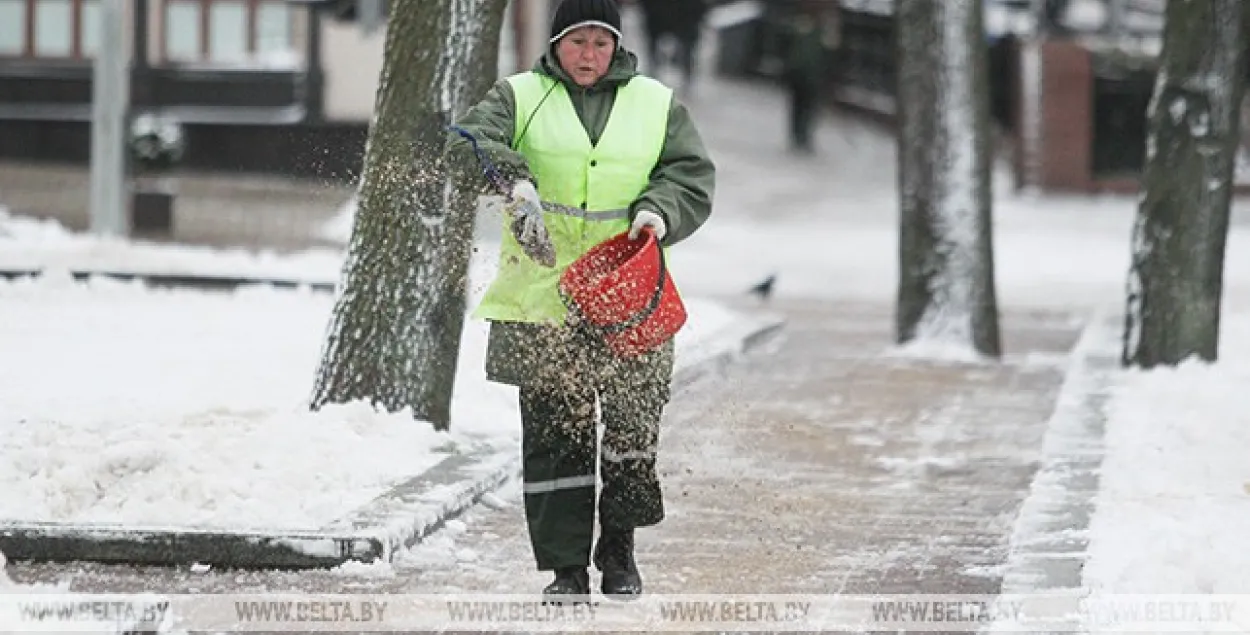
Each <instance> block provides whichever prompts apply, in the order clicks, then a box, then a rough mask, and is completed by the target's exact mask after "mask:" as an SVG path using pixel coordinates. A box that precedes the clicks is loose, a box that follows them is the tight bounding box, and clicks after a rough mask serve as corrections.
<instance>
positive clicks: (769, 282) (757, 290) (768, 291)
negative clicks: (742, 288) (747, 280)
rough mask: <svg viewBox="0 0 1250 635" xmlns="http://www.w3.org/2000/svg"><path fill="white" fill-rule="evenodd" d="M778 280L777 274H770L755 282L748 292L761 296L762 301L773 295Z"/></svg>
mask: <svg viewBox="0 0 1250 635" xmlns="http://www.w3.org/2000/svg"><path fill="white" fill-rule="evenodd" d="M776 282H777V274H770V275H769V276H768V277H767V278H764V279H763V280H761V281H759V282H757V283H755V284H754V285H753V286H752V287H751V288H750V289H747V293H750V294H751V295H753V296H755V297H757V298H759V299H760V300H761V301H764V300H768V298H770V297H772V295H773V285H774V284H776Z"/></svg>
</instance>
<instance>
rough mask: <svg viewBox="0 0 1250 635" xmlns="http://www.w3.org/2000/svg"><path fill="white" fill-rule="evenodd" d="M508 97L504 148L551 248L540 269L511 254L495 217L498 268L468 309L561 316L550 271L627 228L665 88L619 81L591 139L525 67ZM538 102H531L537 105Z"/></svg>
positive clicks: (651, 162)
mask: <svg viewBox="0 0 1250 635" xmlns="http://www.w3.org/2000/svg"><path fill="white" fill-rule="evenodd" d="M508 83H509V84H510V85H511V86H512V91H513V94H514V95H515V96H516V117H515V119H516V124H515V128H514V130H513V137H512V147H513V148H514V149H516V150H517V151H518V152H520V153H521V154H522V155H524V156H525V159H526V161H527V163H528V164H529V168H530V172H531V173H533V175H534V178H535V180H536V181H537V184H538V195H539V197H540V198H541V199H542V200H543V202H544V203H545V204H548V203H549V204H552V205H544V213H543V221H544V222H545V224H546V225H547V231H548V233H549V234H550V235H551V241H552V244H553V246H554V247H555V251H556V266H555V267H554V268H546V267H543V266H542V265H539V264H538V263H535V262H534V261H532V260H530V259H529V257H528V256H526V255H525V253H524V252H523V251H522V250H521V246H520V245H519V244H518V243H517V241H516V238H514V237H513V236H512V232H511V231H510V230H509V229H508V219H507V218H505V219H504V231H503V241H502V243H501V245H500V249H499V272H498V274H497V275H496V277H495V280H494V282H492V283H491V285H490V287H489V288H488V289H487V290H486V294H485V296H484V297H483V298H482V302H481V304H480V305H479V306H478V308H477V311H476V312H475V315H476V316H477V317H480V318H484V319H487V320H497V321H508V322H540V323H541V322H547V323H560V322H563V320H564V317H565V314H566V312H567V308H566V307H565V306H564V303H563V301H562V300H561V299H560V294H559V291H558V288H557V286H558V284H559V279H560V274H561V273H562V272H563V271H564V269H565V268H566V267H568V266H569V264H570V263H572V262H573V261H574V260H576V259H577V258H578V257H579V256H581V255H582V254H584V253H585V252H586V251H587V250H589V249H590V248H591V247H593V246H595V245H596V244H598V243H600V242H602V241H604V240H607V239H608V238H611V237H612V236H615V235H616V234H619V233H621V232H623V231H625V230H626V229H628V228H629V206H630V205H631V204H633V202H634V201H635V200H637V198H638V196H639V195H640V194H641V193H642V191H643V189H644V188H645V187H646V186H647V182H648V180H649V179H650V176H651V171H652V170H653V169H654V168H655V165H656V162H657V161H658V160H659V157H660V152H661V151H662V150H663V148H664V138H665V135H666V133H667V129H668V112H669V107H670V105H671V102H672V90H671V89H669V88H668V87H666V86H664V85H663V84H661V83H659V82H657V81H655V80H653V79H650V78H647V77H643V76H635V77H633V78H632V79H630V81H629V82H628V83H627V84H625V85H623V86H621V87H619V88H618V90H617V92H616V101H615V103H614V104H613V106H612V112H611V114H610V115H609V117H608V123H607V126H606V127H605V128H604V130H603V133H602V134H601V135H600V137H599V143H598V144H595V145H591V143H590V136H589V135H588V134H587V133H586V129H585V127H584V126H583V125H582V122H581V120H580V119H579V118H578V116H577V111H576V110H574V108H573V102H572V100H571V99H570V98H569V94H568V91H567V90H566V89H565V87H564V85H563V84H562V83H561V82H560V81H558V80H556V79H554V78H551V77H548V76H546V75H542V74H540V73H535V72H532V71H531V72H526V73H519V74H517V75H513V76H512V77H509V78H508ZM540 104H541V107H540Z"/></svg>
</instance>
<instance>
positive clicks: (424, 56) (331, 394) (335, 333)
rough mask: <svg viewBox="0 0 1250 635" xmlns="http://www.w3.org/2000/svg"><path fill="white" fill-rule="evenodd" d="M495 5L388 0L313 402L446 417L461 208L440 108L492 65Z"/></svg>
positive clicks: (457, 326) (458, 298)
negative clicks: (445, 156)
mask: <svg viewBox="0 0 1250 635" xmlns="http://www.w3.org/2000/svg"><path fill="white" fill-rule="evenodd" d="M503 10H504V3H502V2H498V1H497V0H422V1H421V2H396V3H394V4H392V6H391V14H390V19H389V24H388V25H387V33H386V46H385V57H384V60H383V64H382V73H381V77H380V81H379V85H378V92H377V98H376V102H375V105H374V117H373V122H372V124H371V125H370V127H369V136H368V142H367V147H366V150H365V162H364V171H363V174H362V176H361V181H360V188H359V192H358V196H357V198H358V201H359V203H358V208H357V211H356V219H355V222H354V223H353V228H352V235H351V240H350V242H349V245H348V254H347V258H346V261H345V262H344V265H343V272H342V279H341V281H340V287H339V295H338V298H337V300H336V303H335V306H334V310H333V313H332V315H331V321H330V325H329V327H328V329H327V335H326V341H325V346H324V350H323V352H322V360H321V367H320V368H319V369H318V371H317V376H316V381H315V385H314V388H313V395H312V399H311V403H310V405H311V407H312V409H314V410H316V409H319V408H321V406H323V405H325V404H327V403H346V402H349V401H354V400H368V401H369V402H370V403H372V404H373V405H374V406H377V407H382V408H385V409H386V410H388V411H391V412H395V411H398V410H401V409H403V408H411V409H412V413H413V416H414V417H417V418H419V419H425V420H428V421H430V422H432V423H433V425H434V427H435V428H437V429H446V428H447V427H448V426H449V425H450V403H451V394H452V389H453V386H454V377H455V371H456V354H457V351H458V349H459V341H460V331H461V328H462V326H463V321H464V310H465V306H464V290H463V287H464V280H465V274H466V272H467V269H468V258H469V253H470V251H469V250H470V245H469V242H470V241H471V236H472V226H473V217H472V213H473V209H472V208H471V207H469V208H466V207H460V206H452V205H450V204H449V201H450V198H449V189H450V188H449V187H448V185H449V182H448V175H447V170H445V169H444V166H443V165H442V148H443V142H444V139H445V136H446V129H447V125H448V124H449V123H450V120H451V117H452V114H453V113H454V112H455V111H456V110H457V109H463V108H464V107H466V106H467V103H465V102H466V101H467V100H468V99H470V98H471V97H472V95H473V94H474V91H476V94H479V95H480V94H481V93H482V92H484V91H485V89H484V88H483V86H489V83H490V81H491V80H492V79H493V77H494V75H495V68H496V66H495V65H496V64H497V60H498V47H499V42H498V40H499V26H500V24H502V12H503ZM488 58H489V62H487V61H486V60H487V59H488ZM474 73H489V75H488V77H487V78H485V79H480V78H479V79H475V80H473V81H470V80H469V78H471V77H473V75H474ZM466 215H467V218H466V217H465V216H466ZM466 227H467V229H466Z"/></svg>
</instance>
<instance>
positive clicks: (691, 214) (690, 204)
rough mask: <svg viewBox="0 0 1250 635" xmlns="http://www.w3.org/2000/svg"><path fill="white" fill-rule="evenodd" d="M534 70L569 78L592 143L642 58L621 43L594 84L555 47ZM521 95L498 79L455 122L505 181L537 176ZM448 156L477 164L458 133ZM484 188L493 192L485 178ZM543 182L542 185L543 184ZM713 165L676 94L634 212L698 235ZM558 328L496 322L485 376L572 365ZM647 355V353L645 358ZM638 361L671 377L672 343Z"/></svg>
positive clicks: (510, 377) (524, 378) (523, 378)
mask: <svg viewBox="0 0 1250 635" xmlns="http://www.w3.org/2000/svg"><path fill="white" fill-rule="evenodd" d="M533 70H534V71H535V72H538V73H542V74H544V75H547V76H550V77H553V78H555V79H557V80H559V81H561V82H563V83H564V85H565V87H566V89H567V91H568V93H569V98H570V100H571V101H572V103H573V107H574V110H576V112H577V116H578V118H579V119H580V120H581V122H582V125H583V126H584V127H585V129H586V132H587V135H588V136H589V137H590V140H591V142H592V143H597V142H598V140H599V137H600V136H601V134H602V132H603V130H604V128H605V127H606V125H607V121H608V116H609V114H610V113H611V109H612V104H613V100H614V97H615V92H616V88H617V87H618V86H620V85H621V84H622V83H624V82H627V81H629V79H631V78H632V77H634V76H635V75H636V74H637V58H636V57H635V56H634V54H633V53H630V52H628V51H626V50H625V49H620V50H618V51H617V53H616V55H615V57H614V58H613V60H612V64H611V66H610V67H609V69H608V72H607V74H606V75H604V77H603V79H601V80H599V82H598V83H596V84H595V85H594V86H591V87H590V88H582V87H580V86H578V85H577V84H576V83H575V82H574V81H573V80H572V78H570V77H569V76H568V75H567V74H566V73H565V72H564V71H563V69H561V68H560V66H559V63H558V62H557V61H556V59H555V55H554V53H553V52H551V51H550V50H549V51H548V53H547V54H546V55H544V56H543V57H542V58H541V59H540V60H539V61H538V62H537V63H536V64H535V65H534V68H533ZM515 117H516V98H515V95H514V94H513V89H512V86H511V85H510V83H509V82H508V81H507V80H506V79H505V80H501V81H499V82H497V83H496V84H495V86H494V87H493V88H492V89H491V90H490V92H488V93H487V95H486V97H484V98H483V99H482V101H480V102H479V103H478V104H476V105H475V106H473V107H472V108H470V109H469V111H468V112H466V113H465V114H464V116H463V117H461V118H460V120H459V121H457V125H458V126H460V127H461V128H463V129H465V130H466V131H468V132H469V133H470V134H472V135H473V136H474V137H475V138H477V140H478V145H479V147H480V148H481V149H482V150H483V151H484V152H485V153H486V154H487V156H488V157H490V159H491V161H492V162H493V163H494V164H495V165H496V166H497V167H498V168H499V169H500V170H501V171H502V172H503V173H504V176H505V179H506V180H508V181H513V180H516V179H522V178H524V179H531V180H532V179H534V175H533V174H532V172H531V171H530V169H529V166H528V165H527V164H526V160H525V157H524V156H522V155H521V154H520V153H519V152H517V151H515V150H513V149H512V147H511V143H512V140H513V136H514V133H515V130H516V121H515ZM448 152H449V156H450V159H451V160H452V161H453V162H454V163H455V164H458V165H459V166H460V167H461V168H462V169H466V170H478V172H479V173H480V168H479V167H478V166H477V164H476V161H477V160H476V157H475V156H474V154H473V151H472V148H471V147H470V145H469V143H468V141H467V140H465V139H463V138H462V137H460V136H459V135H458V134H455V133H453V134H451V135H450V136H449V137H448ZM482 186H483V191H484V192H490V190H489V188H488V187H487V184H486V182H485V180H484V179H483V181H482ZM539 187H540V188H541V184H540V185H539ZM714 188H715V167H714V165H713V163H712V161H711V159H710V157H709V156H708V153H707V150H706V149H705V148H704V146H703V141H702V139H701V137H700V136H699V133H698V131H697V130H696V129H695V126H694V123H693V121H692V120H691V118H690V114H689V113H688V111H687V110H686V107H685V106H684V105H683V104H681V103H680V102H679V101H678V100H677V99H673V101H672V104H671V106H670V109H669V113H668V129H667V132H666V135H665V139H664V144H663V148H662V150H661V152H660V157H659V160H658V161H657V164H656V166H655V168H654V170H652V173H651V176H650V179H649V182H648V184H647V186H646V187H645V188H644V189H643V191H642V193H641V194H640V195H639V197H638V199H637V200H636V201H634V203H633V204H632V205H630V218H631V220H632V218H633V215H634V214H635V213H636V212H637V210H639V209H650V210H653V211H655V212H656V213H658V214H660V216H662V217H663V218H664V222H665V225H666V226H667V230H668V231H667V234H666V235H665V237H664V240H663V241H662V242H663V245H664V246H666V247H668V246H672V245H674V244H677V243H679V242H681V241H682V240H684V239H686V238H688V237H689V236H690V235H691V234H693V233H694V232H695V231H696V230H697V229H698V228H699V227H700V226H701V225H702V224H703V223H704V222H705V221H706V220H707V218H708V216H709V215H710V214H711V211H712V196H713V191H714ZM561 330H564V329H562V328H559V327H549V326H542V325H537V324H525V323H518V322H492V323H491V332H490V341H489V345H488V349H487V360H486V370H487V376H488V377H489V378H490V379H492V380H494V381H499V382H504V383H509V384H517V385H522V384H525V383H528V382H533V381H541V379H540V378H541V377H549V376H550V375H551V373H552V372H556V371H558V370H559V369H560V368H562V367H564V368H567V366H568V364H569V358H568V355H569V352H568V351H567V350H560V349H562V348H566V347H562V346H553V345H552V344H553V343H554V342H566V341H568V340H569V337H568V336H567V335H565V334H561V333H558V332H556V331H561ZM648 358H650V359H648ZM633 365H642V366H652V367H654V373H652V375H653V376H654V377H656V380H657V381H660V382H662V383H664V382H667V379H668V374H669V373H670V372H671V368H672V347H671V345H670V346H667V347H665V348H664V349H662V350H661V351H659V352H657V353H656V354H653V355H648V356H646V357H644V359H642V360H638V362H637V363H635V364H633Z"/></svg>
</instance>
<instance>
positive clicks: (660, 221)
mask: <svg viewBox="0 0 1250 635" xmlns="http://www.w3.org/2000/svg"><path fill="white" fill-rule="evenodd" d="M643 227H650V228H651V233H653V234H655V239H656V240H663V239H664V234H666V233H668V227H667V226H665V225H664V218H663V217H662V216H660V215H659V214H657V213H655V212H653V211H651V210H649V209H640V210H638V213H637V214H635V215H634V222H632V223H630V225H629V239H630V240H637V239H638V234H640V233H642V228H643Z"/></svg>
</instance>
